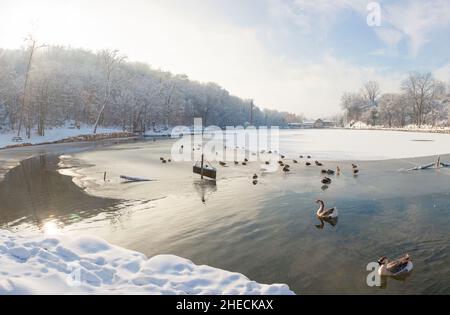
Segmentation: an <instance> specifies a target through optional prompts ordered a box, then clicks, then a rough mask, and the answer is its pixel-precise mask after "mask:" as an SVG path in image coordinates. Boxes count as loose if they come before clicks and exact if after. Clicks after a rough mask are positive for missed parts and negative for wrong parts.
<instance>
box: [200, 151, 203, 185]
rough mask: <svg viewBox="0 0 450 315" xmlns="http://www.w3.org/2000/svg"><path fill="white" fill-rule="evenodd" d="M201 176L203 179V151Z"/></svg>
mask: <svg viewBox="0 0 450 315" xmlns="http://www.w3.org/2000/svg"><path fill="white" fill-rule="evenodd" d="M200 178H201V179H203V153H202V164H201V170H200Z"/></svg>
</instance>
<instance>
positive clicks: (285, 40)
mask: <svg viewBox="0 0 450 315" xmlns="http://www.w3.org/2000/svg"><path fill="white" fill-rule="evenodd" d="M369 3H370V1H365V0H327V1H325V0H290V1H288V0H126V1H125V0H122V1H119V0H77V1H75V0H0V47H4V48H17V47H20V46H21V45H22V44H23V37H24V36H25V35H26V34H27V33H29V32H30V30H32V29H34V32H35V33H36V34H37V37H38V39H39V40H40V41H41V42H43V43H46V44H62V45H70V46H73V47H83V48H89V49H92V50H98V49H103V48H117V49H120V50H121V51H122V52H123V53H124V54H126V55H127V56H128V57H129V59H131V60H138V61H144V62H147V63H149V64H150V65H152V66H153V67H155V68H161V69H164V70H169V71H172V72H174V73H185V74H187V75H188V76H189V77H190V78H191V79H194V80H198V81H202V82H206V81H214V82H217V83H219V84H220V85H222V86H223V87H224V88H226V89H228V90H229V91H230V92H231V93H232V94H235V95H237V96H240V97H243V98H254V99H255V101H256V103H257V104H258V105H260V106H262V107H267V108H275V109H280V110H287V111H292V112H296V113H304V114H305V115H307V116H308V117H311V118H315V117H319V116H323V115H331V114H334V113H337V112H339V111H340V108H339V100H340V96H341V94H342V92H344V91H352V90H357V89H358V88H359V87H360V86H361V84H362V83H363V82H364V81H367V80H377V81H379V82H380V85H381V87H382V90H383V92H393V91H397V90H398V89H399V82H400V81H401V79H402V78H403V77H404V76H405V74H407V73H408V72H409V71H412V70H419V71H432V72H433V73H434V74H435V75H436V76H437V77H438V78H439V79H443V80H446V81H448V80H450V1H448V0H428V1H423V0H416V1H411V0H393V1H379V2H378V3H379V4H380V7H381V20H380V21H381V25H380V26H375V27H374V26H369V25H368V24H367V20H366V18H367V15H368V14H369V13H370V11H368V10H367V5H368V4H369Z"/></svg>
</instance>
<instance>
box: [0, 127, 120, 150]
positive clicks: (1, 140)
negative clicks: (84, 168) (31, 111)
mask: <svg viewBox="0 0 450 315" xmlns="http://www.w3.org/2000/svg"><path fill="white" fill-rule="evenodd" d="M92 130H93V127H92V126H85V125H84V126H81V127H80V128H70V127H69V126H64V127H60V128H52V129H46V130H45V135H44V136H39V135H37V134H36V133H35V132H34V131H33V133H32V134H31V138H30V139H28V138H27V137H26V136H25V135H24V134H22V137H21V138H22V141H14V140H13V139H14V138H15V137H16V136H17V133H16V132H14V131H9V132H3V133H1V132H0V148H4V147H7V146H14V145H20V144H24V143H27V144H41V143H50V142H56V141H60V140H63V139H67V138H72V137H77V136H81V135H89V134H92ZM118 132H122V129H119V128H102V127H99V128H98V129H97V134H112V133H118Z"/></svg>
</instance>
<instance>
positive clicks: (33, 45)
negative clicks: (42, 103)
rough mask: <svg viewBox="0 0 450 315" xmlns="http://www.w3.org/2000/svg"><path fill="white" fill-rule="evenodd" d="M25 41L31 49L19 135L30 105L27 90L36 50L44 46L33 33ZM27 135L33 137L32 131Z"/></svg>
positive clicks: (26, 72) (24, 85) (26, 71)
mask: <svg viewBox="0 0 450 315" xmlns="http://www.w3.org/2000/svg"><path fill="white" fill-rule="evenodd" d="M25 42H26V43H27V44H28V50H29V55H28V62H27V66H26V70H25V81H24V84H23V93H22V102H21V106H20V114H19V127H18V129H17V136H18V137H19V136H20V132H21V130H22V124H23V120H24V113H25V111H26V109H27V106H28V99H27V96H28V94H27V92H28V84H29V80H30V70H31V65H32V62H33V56H34V54H35V52H36V50H37V49H39V48H41V47H44V45H40V46H39V45H38V44H37V40H36V39H35V38H34V36H33V35H28V36H27V37H26V38H25ZM27 136H28V138H30V137H31V133H30V132H29V129H28V132H27Z"/></svg>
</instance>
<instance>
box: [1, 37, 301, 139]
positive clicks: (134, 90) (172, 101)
mask: <svg viewBox="0 0 450 315" xmlns="http://www.w3.org/2000/svg"><path fill="white" fill-rule="evenodd" d="M0 69H1V71H0V131H2V130H3V131H15V132H16V133H17V135H22V136H24V135H26V136H28V137H30V135H31V134H32V133H37V134H39V135H44V134H45V130H46V129H47V128H50V127H57V126H64V125H66V124H67V123H70V124H72V125H75V126H79V125H80V124H85V125H90V126H92V131H93V133H95V132H96V130H97V127H98V126H105V127H119V128H121V129H123V130H124V131H132V132H137V131H145V130H150V129H152V128H153V127H154V126H158V127H160V128H169V127H170V126H176V125H188V126H190V125H192V123H193V118H194V117H202V118H203V124H204V125H205V126H206V125H217V126H220V127H225V126H234V125H244V124H246V123H250V122H251V123H253V125H256V126H261V125H267V126H271V125H276V126H281V127H283V126H286V125H287V123H289V122H298V121H301V117H299V116H298V115H294V114H291V113H287V112H279V111H275V110H267V109H262V108H260V107H258V106H256V105H254V104H253V101H252V100H243V99H241V98H239V97H236V96H233V95H231V94H230V93H229V92H228V91H227V90H225V89H224V88H222V87H220V86H219V85H217V84H215V83H200V82H196V81H193V80H190V79H189V78H188V77H187V76H186V75H175V74H172V73H170V72H165V71H161V70H157V69H153V68H151V67H150V66H149V65H147V64H144V63H139V62H129V61H128V60H127V59H126V57H125V56H123V55H121V54H120V52H119V51H116V50H104V51H100V52H97V53H93V52H91V51H88V50H83V49H73V48H67V47H58V46H40V45H38V43H36V41H35V40H33V39H32V38H29V39H28V40H27V46H26V47H25V48H24V49H22V50H1V49H0Z"/></svg>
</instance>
